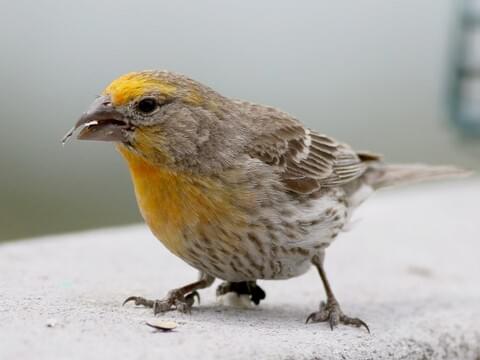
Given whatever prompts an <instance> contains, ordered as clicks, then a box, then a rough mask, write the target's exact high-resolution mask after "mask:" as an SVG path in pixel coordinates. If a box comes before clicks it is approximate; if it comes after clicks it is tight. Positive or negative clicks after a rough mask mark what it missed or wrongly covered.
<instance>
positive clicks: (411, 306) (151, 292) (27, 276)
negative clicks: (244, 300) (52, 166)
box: [0, 180, 480, 360]
mask: <svg viewBox="0 0 480 360" xmlns="http://www.w3.org/2000/svg"><path fill="white" fill-rule="evenodd" d="M479 200H480V182H478V180H477V181H461V182H450V183H445V184H435V185H423V186H421V187H416V188H409V189H402V190H399V191H389V192H388V191H385V192H383V193H381V194H378V195H376V196H374V197H373V198H372V199H370V200H369V201H368V202H367V203H366V204H365V205H364V206H363V207H362V208H361V210H360V211H359V212H358V213H357V215H356V216H355V218H357V219H361V221H358V222H357V223H356V225H355V226H354V229H353V230H352V231H350V232H347V233H345V234H343V236H341V237H340V238H339V239H338V240H337V241H336V242H335V243H334V244H333V245H332V246H331V248H330V249H329V251H328V252H327V258H326V261H327V262H326V266H327V272H328V273H329V275H330V278H331V282H332V285H333V287H334V290H335V292H336V294H337V297H338V299H339V300H340V302H341V304H342V306H343V309H344V311H345V312H346V313H347V314H350V315H352V316H358V317H361V318H362V319H364V320H365V321H366V322H368V324H369V325H370V328H371V330H372V333H371V334H368V333H367V332H366V331H365V330H364V329H357V328H351V327H346V326H340V327H338V328H337V329H335V330H334V331H331V330H330V329H329V327H328V326H327V325H326V324H309V325H305V324H304V321H305V318H306V316H307V315H308V314H309V313H310V312H312V311H314V310H316V309H317V307H318V304H319V301H320V300H321V299H323V298H324V293H323V290H322V286H321V283H320V280H319V279H318V275H317V274H316V272H315V270H314V269H312V270H311V271H310V272H308V273H307V274H306V275H304V276H302V277H299V278H296V279H292V280H288V281H261V282H260V285H261V286H262V287H263V288H264V289H265V290H266V291H267V299H266V301H264V302H263V303H262V304H261V305H260V306H259V307H255V308H252V309H246V310H240V309H234V308H229V307H224V306H220V305H218V304H216V302H215V297H214V293H215V289H214V287H212V288H210V289H207V290H203V291H202V292H201V295H202V304H201V305H200V307H195V308H194V310H193V311H192V314H191V315H185V314H178V313H175V312H171V313H168V314H166V315H161V316H162V318H164V319H165V320H174V321H176V322H177V323H178V327H177V329H176V330H174V331H172V332H169V333H163V332H158V331H155V330H153V329H152V328H149V327H148V326H146V325H145V321H146V320H149V319H152V317H153V315H152V313H151V310H149V309H144V308H140V307H134V306H133V305H131V304H129V305H126V306H124V307H122V306H121V303H122V300H123V299H124V298H125V297H127V296H129V295H145V296H148V297H152V298H158V297H161V296H163V295H164V294H165V293H166V292H167V291H168V290H169V289H171V288H172V287H175V286H178V285H182V284H185V283H186V282H188V281H191V280H194V279H196V276H197V274H196V271H195V270H193V269H192V268H190V267H188V266H187V265H185V264H184V263H183V262H182V261H181V260H179V259H177V258H175V257H174V256H173V255H171V254H170V253H168V252H167V251H166V250H165V249H164V248H163V246H161V245H160V243H159V242H157V241H156V240H154V238H153V236H152V235H151V234H150V233H149V231H148V229H147V228H146V227H145V226H143V225H142V226H131V227H122V228H115V229H104V230H97V231H91V232H84V233H77V234H67V235H62V236H52V237H45V238H42V239H35V240H27V241H21V242H16V243H10V244H4V245H2V246H0V274H1V275H0V359H1V360H7V359H102V360H105V359H188V360H192V359H247V358H248V359H462V360H464V359H480V280H479V275H480V236H479V233H480V225H479V221H480V219H479V215H480V211H479V205H478V204H479V203H480V202H479ZM52 221H55V220H54V219H52ZM216 284H218V282H217V283H216ZM216 284H215V285H216Z"/></svg>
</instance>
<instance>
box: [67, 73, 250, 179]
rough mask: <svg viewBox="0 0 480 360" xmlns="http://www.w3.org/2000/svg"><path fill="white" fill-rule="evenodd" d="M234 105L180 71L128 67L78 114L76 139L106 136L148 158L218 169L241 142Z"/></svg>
mask: <svg viewBox="0 0 480 360" xmlns="http://www.w3.org/2000/svg"><path fill="white" fill-rule="evenodd" d="M240 117H241V116H240V113H239V111H238V107H237V105H236V104H235V103H234V102H233V101H231V100H229V99H227V98H225V97H223V96H221V95H220V94H218V93H216V92H215V91H213V90H212V89H210V88H208V87H207V86H204V85H202V84H200V83H198V82H196V81H194V80H191V79H189V78H187V77H185V76H182V75H178V74H174V73H171V72H167V71H142V72H134V73H128V74H126V75H123V76H121V77H119V78H118V79H116V80H114V81H113V82H112V83H111V84H110V85H108V86H107V87H106V89H105V90H104V91H103V93H102V94H101V95H100V96H99V97H97V99H96V100H95V101H94V102H93V103H92V104H91V105H90V107H89V108H88V110H87V111H86V112H85V113H84V114H83V115H82V116H81V117H80V119H79V120H78V121H77V123H76V124H75V127H74V128H73V129H72V131H71V132H69V134H67V135H66V137H65V140H66V139H67V138H68V137H69V136H70V135H71V134H72V133H73V132H74V131H75V130H77V129H79V133H78V135H77V139H80V140H101V141H112V142H116V143H118V144H119V147H120V148H121V149H122V151H129V152H132V153H135V154H137V155H140V156H142V157H143V158H145V159H146V160H148V161H150V162H152V163H158V164H161V165H166V166H172V167H177V168H186V169H188V170H195V169H196V170H199V171H202V170H205V171H207V170H209V171H212V170H213V171H215V170H216V169H218V170H220V169H221V168H223V167H224V166H226V165H228V163H229V162H231V161H233V160H234V158H235V153H236V152H237V150H238V149H240V148H241V147H242V144H243V141H242V138H243V137H244V135H243V134H244V133H245V129H244V128H243V127H242V126H241V121H237V120H239V118H240Z"/></svg>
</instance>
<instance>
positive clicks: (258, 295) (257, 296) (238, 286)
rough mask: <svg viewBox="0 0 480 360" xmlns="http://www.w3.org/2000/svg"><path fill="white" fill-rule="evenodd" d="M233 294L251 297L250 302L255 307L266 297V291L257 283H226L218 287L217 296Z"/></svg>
mask: <svg viewBox="0 0 480 360" xmlns="http://www.w3.org/2000/svg"><path fill="white" fill-rule="evenodd" d="M231 292H233V293H236V294H237V295H238V296H241V295H249V296H250V301H251V302H253V303H254V304H255V305H258V304H260V301H261V300H263V299H265V297H266V294H265V291H263V289H262V288H261V287H260V286H258V285H257V283H256V282H255V281H241V282H229V281H224V282H223V283H221V284H220V285H218V287H217V296H222V295H225V294H227V293H231Z"/></svg>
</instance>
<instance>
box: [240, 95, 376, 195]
mask: <svg viewBox="0 0 480 360" xmlns="http://www.w3.org/2000/svg"><path fill="white" fill-rule="evenodd" d="M252 109H253V110H255V111H257V112H259V114H258V116H257V117H256V118H255V119H254V124H252V125H255V130H256V136H255V137H254V139H253V141H252V142H251V143H250V144H249V145H248V146H247V151H248V154H249V155H250V156H252V157H254V158H258V159H260V160H261V161H263V162H265V163H267V164H269V165H271V166H274V167H276V168H277V169H278V171H279V172H280V175H281V178H282V180H283V182H284V184H285V185H286V187H287V188H288V189H289V190H291V191H294V192H298V193H311V192H313V191H316V190H318V189H320V188H321V187H332V186H338V185H342V184H346V183H348V182H350V181H352V180H354V179H356V178H358V177H359V176H361V175H362V174H363V173H364V172H365V170H366V168H367V162H368V161H376V160H378V159H379V157H378V156H377V155H375V154H370V153H365V154H368V155H364V154H360V156H359V155H357V153H356V152H355V151H354V150H352V149H351V148H350V147H349V146H348V145H346V144H342V143H339V142H337V141H336V140H334V139H333V138H331V137H329V136H327V135H323V134H319V133H317V132H315V131H312V130H310V129H307V128H305V127H304V126H303V125H302V124H301V123H299V122H298V121H297V120H295V119H294V118H292V117H290V116H289V115H287V114H285V113H282V112H280V111H277V112H272V109H271V108H268V110H269V111H268V112H266V111H262V107H260V106H259V105H255V107H254V105H251V108H250V111H249V115H250V116H252V115H255V111H252Z"/></svg>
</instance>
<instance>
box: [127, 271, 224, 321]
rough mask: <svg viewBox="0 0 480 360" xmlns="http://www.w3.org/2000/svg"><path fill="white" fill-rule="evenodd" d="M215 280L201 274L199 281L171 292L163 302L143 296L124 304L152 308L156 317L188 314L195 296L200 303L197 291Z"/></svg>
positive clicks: (129, 298)
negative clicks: (180, 313) (165, 313)
mask: <svg viewBox="0 0 480 360" xmlns="http://www.w3.org/2000/svg"><path fill="white" fill-rule="evenodd" d="M214 280H215V278H214V277H213V276H210V275H208V274H206V273H204V272H200V279H199V280H198V281H196V282H194V283H191V284H188V285H185V286H182V287H180V288H178V289H173V290H170V291H169V292H168V294H167V296H166V297H165V298H163V299H161V300H148V299H145V298H143V297H141V296H130V297H128V298H127V299H126V300H125V301H124V302H123V305H125V304H126V303H127V302H129V301H133V302H134V303H135V305H143V306H146V307H149V308H152V309H153V313H154V314H155V315H156V314H158V313H161V312H167V311H170V310H178V311H180V312H183V313H187V312H190V310H191V308H192V305H193V303H194V302H195V296H196V297H197V298H198V302H200V295H199V294H198V292H197V290H200V289H205V288H207V287H209V286H210V285H212V284H213V281H214Z"/></svg>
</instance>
